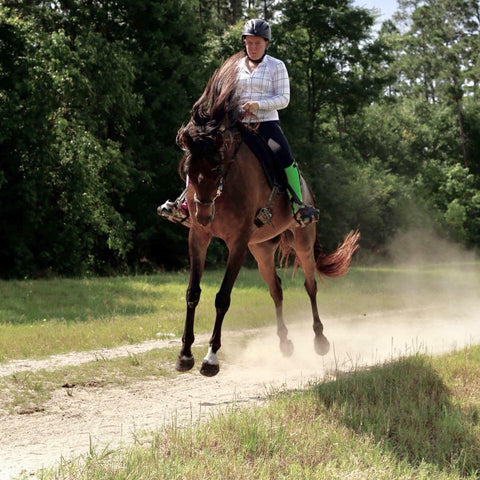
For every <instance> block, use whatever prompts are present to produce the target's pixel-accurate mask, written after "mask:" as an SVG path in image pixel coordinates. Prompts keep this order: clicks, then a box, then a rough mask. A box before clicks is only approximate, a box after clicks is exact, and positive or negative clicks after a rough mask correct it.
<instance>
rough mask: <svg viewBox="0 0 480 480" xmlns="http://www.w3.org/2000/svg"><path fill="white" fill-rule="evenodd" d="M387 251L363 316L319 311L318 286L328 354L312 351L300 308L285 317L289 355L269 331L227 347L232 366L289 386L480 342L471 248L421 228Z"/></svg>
mask: <svg viewBox="0 0 480 480" xmlns="http://www.w3.org/2000/svg"><path fill="white" fill-rule="evenodd" d="M388 252H389V257H390V258H391V259H392V260H391V262H389V264H388V265H382V266H377V268H372V271H373V272H374V275H375V276H376V277H375V281H376V282H377V283H378V285H377V287H375V283H374V284H373V286H372V287H370V288H373V291H371V292H370V293H371V302H370V303H369V304H368V308H367V307H366V308H365V309H364V310H363V311H362V312H361V313H354V314H352V315H344V316H341V317H338V316H335V315H334V316H328V315H325V316H322V314H321V311H322V287H320V288H319V295H318V304H319V311H320V315H321V318H322V322H323V324H324V333H325V335H326V336H327V338H328V339H329V341H330V344H331V348H330V352H329V353H328V354H327V355H326V356H325V357H319V356H318V355H316V353H315V352H314V347H313V338H314V334H313V329H312V316H311V313H310V311H309V309H307V308H305V309H304V310H302V312H301V313H300V314H298V315H296V316H295V318H292V317H290V318H288V317H286V318H285V321H286V323H287V326H288V328H289V338H290V339H291V340H292V341H293V343H294V346H295V351H294V354H293V356H292V357H290V358H283V357H282V356H281V354H280V351H279V345H278V337H277V335H276V330H275V328H271V329H268V331H264V332H262V334H261V335H260V336H257V337H255V338H253V339H251V340H250V341H249V342H248V344H247V345H244V346H242V347H238V346H237V347H236V346H235V345H233V344H232V345H228V346H227V345H225V351H228V352H229V353H228V356H227V357H226V361H227V363H230V362H234V364H235V366H236V367H242V368H236V369H235V370H237V371H238V372H241V371H243V372H244V375H246V376H248V377H249V378H250V379H251V380H252V381H257V382H262V381H264V382H265V383H266V384H272V382H274V383H275V384H277V385H280V384H281V385H283V386H292V382H293V383H295V382H296V383H297V384H298V383H303V382H306V383H309V382H310V381H311V380H315V379H323V378H325V377H327V378H328V377H330V376H332V375H334V374H335V372H336V371H342V372H344V371H351V370H353V369H355V368H358V367H364V366H368V365H372V364H378V363H382V362H385V361H389V360H392V359H394V358H398V357H399V356H404V355H411V354H416V353H424V354H429V355H435V354H439V353H443V352H447V351H451V350H455V349H461V348H463V347H465V346H468V345H473V344H478V343H480V261H479V259H478V257H477V256H476V255H475V254H474V253H472V252H468V251H466V250H464V249H462V248H461V247H459V246H457V245H454V244H452V243H450V242H448V241H446V240H443V239H439V238H437V237H435V236H434V235H433V234H432V233H430V232H422V231H419V230H417V231H413V232H410V233H403V234H401V235H398V236H397V237H396V238H394V240H393V241H392V243H391V245H390V246H389V247H388ZM379 272H380V273H379ZM366 273H367V274H368V269H367V272H366ZM340 281H342V279H341V280H340ZM371 281H372V280H370V282H371ZM361 287H362V286H361V285H355V284H352V288H353V289H355V288H361ZM366 294H367V295H368V294H369V292H368V291H367V293H366ZM345 301H346V302H348V301H349V300H348V298H346V299H345ZM308 303H309V302H308V297H307V296H306V294H305V304H306V305H307V304H308ZM392 304H393V306H392ZM293 386H295V385H293ZM297 386H298V385H297Z"/></svg>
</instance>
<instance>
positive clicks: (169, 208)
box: [157, 189, 190, 224]
mask: <svg viewBox="0 0 480 480" xmlns="http://www.w3.org/2000/svg"><path fill="white" fill-rule="evenodd" d="M186 193H187V189H185V190H184V191H183V192H182V194H181V195H180V196H179V197H178V198H177V199H176V200H174V201H173V202H172V201H171V200H167V201H166V202H165V203H163V204H162V205H160V206H159V207H158V208H157V213H158V214H159V215H160V216H162V217H165V218H166V219H167V220H170V221H171V222H175V223H187V224H188V223H189V222H188V218H189V217H190V214H189V212H188V206H187V202H186V200H185V196H186Z"/></svg>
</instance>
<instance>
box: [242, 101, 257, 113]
mask: <svg viewBox="0 0 480 480" xmlns="http://www.w3.org/2000/svg"><path fill="white" fill-rule="evenodd" d="M242 109H243V110H245V112H247V113H255V112H256V111H258V102H246V103H244V104H243V105H242Z"/></svg>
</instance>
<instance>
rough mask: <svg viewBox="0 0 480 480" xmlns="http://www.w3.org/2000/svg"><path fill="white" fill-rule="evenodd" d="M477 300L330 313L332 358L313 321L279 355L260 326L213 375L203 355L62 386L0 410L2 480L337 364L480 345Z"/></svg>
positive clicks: (29, 365) (231, 339) (231, 345)
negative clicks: (182, 364) (174, 369)
mask: <svg viewBox="0 0 480 480" xmlns="http://www.w3.org/2000/svg"><path fill="white" fill-rule="evenodd" d="M478 306H479V305H478V304H473V303H472V304H465V303H463V304H462V305H461V308H460V306H459V305H452V306H451V308H448V306H447V307H446V306H443V307H442V308H441V309H439V310H433V309H421V310H420V309H418V310H415V309H412V310H409V311H402V312H390V313H378V314H375V315H368V316H362V317H361V318H344V319H341V320H338V319H333V318H324V323H325V326H326V333H327V336H328V337H329V339H330V341H331V342H332V347H333V348H332V349H331V351H330V353H329V354H328V355H327V356H326V357H318V356H316V355H315V353H314V352H313V343H312V338H313V335H312V332H311V329H310V323H311V319H310V318H308V319H305V320H304V321H303V322H302V323H301V324H300V323H299V324H298V326H294V327H292V328H290V333H291V338H292V340H293V341H294V344H295V347H296V349H295V353H294V355H293V357H292V358H290V359H284V358H282V357H281V355H280V353H279V351H278V345H277V338H276V334H275V329H273V328H269V329H265V330H261V331H258V332H257V336H255V338H254V339H252V340H251V341H250V342H249V344H248V346H247V347H246V348H242V349H241V350H240V349H239V347H238V346H236V342H237V341H238V334H237V335H234V334H230V333H226V334H225V338H224V346H223V350H224V352H225V355H226V360H225V361H224V362H223V363H222V366H221V368H222V369H221V371H220V374H219V375H218V376H216V377H214V378H204V377H202V376H201V375H200V374H199V373H198V365H199V364H200V361H201V359H198V358H197V366H196V367H195V369H194V370H193V371H192V372H191V373H187V374H179V375H178V376H176V377H175V378H173V379H160V380H155V381H144V382H138V383H134V384H130V385H128V386H126V387H122V388H120V387H106V388H96V387H90V388H88V387H75V389H73V395H72V396H69V395H67V392H66V390H65V389H59V390H58V391H56V392H55V394H54V397H53V399H52V400H51V401H50V402H49V403H48V404H46V406H45V407H46V408H45V411H43V412H38V413H35V414H32V415H5V416H1V417H0V431H1V432H2V435H1V436H0V479H1V480H3V479H9V478H11V476H13V475H18V474H19V473H21V472H22V473H26V474H32V475H31V477H30V478H34V476H33V472H35V471H36V470H38V469H40V468H41V467H42V466H54V465H55V464H57V463H58V461H59V460H60V458H61V457H63V458H70V457H72V456H77V455H80V454H85V453H87V452H88V450H89V446H90V442H91V441H93V443H94V445H96V446H97V448H99V449H101V448H102V447H104V446H106V445H109V446H111V447H117V446H119V445H122V444H129V443H131V442H132V440H133V437H134V435H135V433H136V432H141V431H142V430H155V429H160V428H163V427H164V426H166V425H170V424H171V422H172V421H176V422H177V423H179V424H182V423H183V424H185V422H191V421H197V420H199V419H200V418H204V417H205V416H208V415H210V414H211V413H212V412H214V411H218V410H219V409H222V408H225V406H227V405H232V404H238V405H244V404H250V403H252V402H261V401H262V399H264V398H265V396H266V393H267V392H268V391H269V390H270V389H271V388H298V387H301V386H303V385H305V384H306V383H308V382H309V381H310V380H312V379H320V378H323V377H324V376H325V374H326V373H328V372H330V371H332V369H335V368H339V369H341V370H349V369H351V368H353V367H354V366H361V365H367V364H373V363H377V362H379V361H383V360H384V359H389V358H392V357H395V356H398V355H399V354H410V353H413V352H418V351H420V352H424V351H427V352H428V353H438V352H443V351H446V350H450V349H452V348H460V347H462V346H464V345H468V344H473V343H480V309H479V308H478ZM477 312H479V313H477ZM300 325H301V326H300ZM250 333H251V332H250ZM159 342H160V343H159ZM161 342H163V343H161ZM171 342H172V340H170V341H169V340H166V341H158V342H147V343H146V344H142V345H141V346H137V347H135V348H138V349H139V350H137V352H138V351H145V350H147V349H149V348H159V346H161V345H164V346H167V345H168V346H171V344H172V343H171ZM173 342H174V344H175V343H178V340H173ZM142 349H143V350H142ZM121 352H123V354H124V355H128V352H132V346H129V347H128V348H126V349H123V350H122V349H112V350H111V351H107V352H105V351H102V355H104V356H106V355H110V354H111V355H114V356H119V355H121V354H122V353H121ZM75 355H77V356H78V357H77V358H76V357H75ZM75 358H76V360H75ZM85 358H89V359H90V360H92V359H94V358H95V357H94V356H93V357H92V352H90V353H89V354H85V353H83V352H80V353H78V354H69V355H66V356H57V357H54V358H52V359H47V360H45V361H42V362H43V363H41V364H39V363H35V362H26V361H24V362H10V363H9V364H4V365H3V366H2V369H0V374H7V373H6V372H8V371H10V372H11V371H12V369H13V370H15V368H19V369H22V370H25V369H27V370H28V369H35V368H54V367H55V365H57V366H58V365H59V364H62V365H65V364H71V363H68V362H75V363H78V361H79V359H85ZM85 361H88V360H85ZM48 362H50V363H48ZM62 362H63V363H62ZM39 365H41V367H39ZM2 372H3V373H2ZM172 419H176V420H172Z"/></svg>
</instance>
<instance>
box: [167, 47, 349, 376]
mask: <svg viewBox="0 0 480 480" xmlns="http://www.w3.org/2000/svg"><path fill="white" fill-rule="evenodd" d="M238 59H239V54H237V55H234V56H233V57H231V58H230V59H229V60H227V61H226V62H225V64H224V65H223V66H222V67H220V69H218V70H217V71H216V72H215V73H214V75H213V76H212V78H211V79H210V81H209V82H208V84H207V86H206V88H205V91H204V92H203V95H202V96H201V97H200V99H199V100H198V101H197V102H196V103H195V105H194V107H193V109H192V117H191V119H190V121H189V123H188V124H187V125H186V126H185V127H182V128H181V129H180V130H179V133H178V137H177V142H178V144H179V146H180V147H181V148H182V149H183V150H184V151H185V155H184V157H183V159H182V162H181V164H180V171H181V172H182V173H183V174H188V176H189V178H190V183H189V187H188V192H187V196H186V198H187V202H188V208H189V211H190V212H191V218H190V232H189V237H188V246H189V256H190V281H189V285H188V289H187V295H186V300H187V315H186V321H185V329H184V333H183V337H182V345H183V346H182V349H181V351H180V355H179V357H178V359H177V362H176V369H177V370H178V371H187V370H190V369H191V368H192V367H193V365H194V358H193V355H192V351H191V346H192V344H193V342H194V317H195V309H196V306H197V305H198V302H199V300H200V292H201V289H200V280H201V278H202V273H203V270H204V264H205V257H206V252H207V248H208V245H209V243H210V241H211V239H212V237H218V238H221V239H222V240H224V241H225V244H226V245H227V248H228V252H229V254H228V261H227V266H226V271H225V276H224V278H223V281H222V284H221V286H220V290H219V291H218V293H217V295H216V298H215V308H216V319H215V326H214V329H213V334H212V337H211V339H210V348H209V351H208V354H207V355H206V357H205V358H204V360H203V363H202V367H201V369H200V372H201V373H202V374H203V375H206V376H213V375H216V374H217V373H218V371H219V361H218V358H217V355H216V353H217V351H218V349H219V348H220V346H221V328H222V322H223V319H224V317H225V314H226V313H227V310H228V308H229V305H230V295H231V291H232V288H233V285H234V283H235V280H236V278H237V275H238V273H239V271H240V268H241V266H242V263H243V259H244V257H245V254H246V251H247V248H248V249H249V250H250V252H251V253H252V255H253V256H254V257H255V259H256V261H257V263H258V268H259V271H260V274H261V276H262V278H263V279H264V280H265V282H267V284H268V286H269V289H270V294H271V296H272V298H273V301H274V303H275V309H276V315H277V332H278V336H279V338H280V349H281V351H282V353H283V354H284V355H286V356H289V355H291V354H292V352H293V344H292V342H291V341H290V340H289V339H288V330H287V328H286V326H285V323H284V321H283V317H282V298H283V294H282V287H281V280H280V278H279V276H278V275H277V273H276V270H275V252H276V251H277V249H278V247H279V245H280V243H282V245H283V246H285V247H286V248H287V249H293V250H294V251H295V253H296V261H297V262H298V263H299V264H300V265H301V267H302V268H303V270H304V272H305V288H306V290H307V293H308V295H309V297H310V303H311V307H312V312H313V330H314V332H315V339H314V346H315V350H316V352H317V353H319V354H321V355H324V354H326V353H327V352H328V350H329V348H330V345H329V342H328V340H327V339H326V337H325V336H324V334H323V325H322V323H321V321H320V317H319V315H318V310H317V303H316V292H317V284H316V280H315V272H317V273H318V274H324V275H327V276H331V277H335V276H337V277H338V276H341V275H343V274H345V273H346V272H347V270H348V267H349V264H350V259H351V256H352V254H353V253H354V251H355V250H356V248H357V247H358V245H357V241H358V238H359V233H358V232H356V233H353V232H350V234H349V235H347V237H346V238H345V240H344V242H343V244H342V245H341V246H340V247H339V248H338V249H337V250H336V251H335V252H333V253H332V254H330V255H324V254H322V253H321V252H320V248H319V245H318V242H317V239H316V225H315V224H311V225H309V226H307V227H305V228H299V227H298V226H297V224H296V222H295V220H294V219H293V217H292V211H291V206H290V202H289V199H288V197H287V195H286V194H280V195H278V196H277V197H276V200H275V201H274V204H273V206H272V208H271V211H272V222H271V223H270V224H268V223H267V224H265V225H264V226H262V227H261V228H258V227H257V226H255V225H254V219H255V217H256V214H257V212H258V210H259V209H260V208H262V207H264V206H265V205H266V204H267V201H268V198H269V195H270V192H271V189H270V186H269V184H268V183H267V180H266V178H265V175H264V173H263V170H262V167H261V165H260V163H259V162H258V160H257V158H256V157H255V156H254V155H253V154H252V152H251V150H250V149H249V148H248V147H247V145H246V144H245V143H244V142H242V139H241V135H240V133H239V132H240V131H241V129H242V128H245V127H244V126H243V124H242V123H241V119H242V112H241V111H240V108H239V104H238V100H237V97H236V95H235V91H236V73H235V67H236V64H237V62H238ZM302 190H303V192H302V193H303V198H304V200H305V203H308V204H312V205H313V198H312V194H311V192H310V190H309V189H308V187H307V185H306V184H305V182H304V181H303V179H302Z"/></svg>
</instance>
